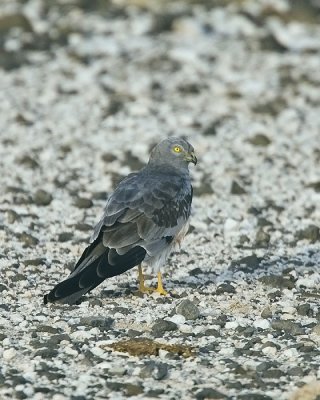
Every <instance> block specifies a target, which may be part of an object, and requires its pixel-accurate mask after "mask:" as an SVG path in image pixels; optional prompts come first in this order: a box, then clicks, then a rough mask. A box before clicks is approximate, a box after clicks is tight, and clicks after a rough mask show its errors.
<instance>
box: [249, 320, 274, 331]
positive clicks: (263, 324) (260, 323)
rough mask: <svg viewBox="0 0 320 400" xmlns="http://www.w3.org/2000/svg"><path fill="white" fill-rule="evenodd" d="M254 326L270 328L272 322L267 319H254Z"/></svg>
mask: <svg viewBox="0 0 320 400" xmlns="http://www.w3.org/2000/svg"><path fill="white" fill-rule="evenodd" d="M253 326H254V327H255V328H261V329H269V328H270V326H271V324H270V322H269V321H267V320H266V319H257V320H255V321H253Z"/></svg>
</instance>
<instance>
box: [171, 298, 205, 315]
mask: <svg viewBox="0 0 320 400" xmlns="http://www.w3.org/2000/svg"><path fill="white" fill-rule="evenodd" d="M175 312H176V314H181V315H183V316H184V317H185V319H186V320H195V319H197V318H199V316H200V311H199V308H198V307H197V306H196V305H195V304H194V303H193V302H192V301H191V300H182V301H181V303H180V304H178V305H177V306H176V308H175Z"/></svg>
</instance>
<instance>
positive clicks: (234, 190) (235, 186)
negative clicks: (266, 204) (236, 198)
mask: <svg viewBox="0 0 320 400" xmlns="http://www.w3.org/2000/svg"><path fill="white" fill-rule="evenodd" d="M230 193H231V194H235V195H241V194H246V193H247V192H246V190H245V189H244V188H243V187H242V186H240V184H239V183H238V182H236V181H232V183H231V189H230Z"/></svg>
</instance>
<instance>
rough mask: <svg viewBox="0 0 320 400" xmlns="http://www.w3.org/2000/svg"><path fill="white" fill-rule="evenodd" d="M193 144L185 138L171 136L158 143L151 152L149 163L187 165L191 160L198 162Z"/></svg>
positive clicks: (194, 162)
mask: <svg viewBox="0 0 320 400" xmlns="http://www.w3.org/2000/svg"><path fill="white" fill-rule="evenodd" d="M197 161H198V160H197V157H196V155H195V153H194V148H193V146H192V145H191V144H190V143H188V142H187V141H186V140H185V139H182V138H178V137H170V138H167V139H164V140H162V141H161V142H160V143H158V144H157V145H156V146H155V147H154V148H153V150H152V151H151V154H150V160H149V163H154V162H156V163H165V164H169V165H172V166H175V167H187V166H188V164H189V163H190V162H192V163H193V164H194V165H196V164H197Z"/></svg>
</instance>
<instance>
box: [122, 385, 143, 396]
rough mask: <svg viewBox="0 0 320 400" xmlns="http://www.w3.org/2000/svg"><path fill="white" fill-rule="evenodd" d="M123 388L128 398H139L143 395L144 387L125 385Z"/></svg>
mask: <svg viewBox="0 0 320 400" xmlns="http://www.w3.org/2000/svg"><path fill="white" fill-rule="evenodd" d="M123 388H124V389H125V392H126V395H127V396H128V397H131V396H138V395H139V394H141V393H143V387H142V386H140V385H135V384H133V383H125V384H124V385H123Z"/></svg>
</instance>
